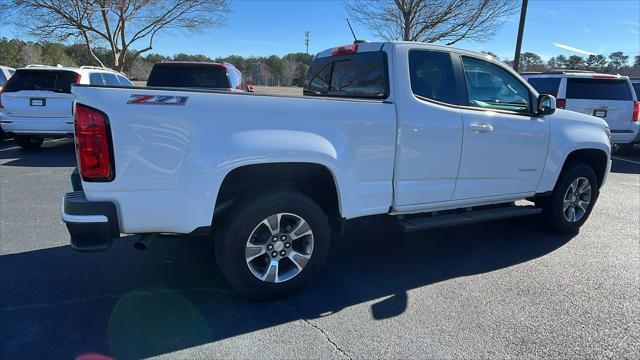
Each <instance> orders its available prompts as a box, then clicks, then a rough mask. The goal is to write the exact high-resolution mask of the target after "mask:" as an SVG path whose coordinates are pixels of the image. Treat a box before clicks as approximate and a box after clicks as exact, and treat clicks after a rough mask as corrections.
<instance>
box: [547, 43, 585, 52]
mask: <svg viewBox="0 0 640 360" xmlns="http://www.w3.org/2000/svg"><path fill="white" fill-rule="evenodd" d="M553 46H555V47H559V48H560V49H565V50H569V51H572V52H575V53H578V54H583V55H595V53H592V52H591V51H587V50H582V49H578V48H574V47H573V46H569V45H565V44H558V43H553Z"/></svg>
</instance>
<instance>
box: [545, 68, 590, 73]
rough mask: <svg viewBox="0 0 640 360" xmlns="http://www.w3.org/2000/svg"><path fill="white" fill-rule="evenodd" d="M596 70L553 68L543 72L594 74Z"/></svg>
mask: <svg viewBox="0 0 640 360" xmlns="http://www.w3.org/2000/svg"><path fill="white" fill-rule="evenodd" d="M593 73H595V71H591V70H576V69H551V70H549V71H544V72H542V73H541V74H593Z"/></svg>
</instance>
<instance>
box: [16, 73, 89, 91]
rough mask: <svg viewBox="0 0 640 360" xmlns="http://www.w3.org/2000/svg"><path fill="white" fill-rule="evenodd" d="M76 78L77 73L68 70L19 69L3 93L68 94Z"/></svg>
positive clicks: (77, 76)
mask: <svg viewBox="0 0 640 360" xmlns="http://www.w3.org/2000/svg"><path fill="white" fill-rule="evenodd" d="M78 78H79V75H78V74H77V73H75V72H73V71H68V70H32V69H19V70H17V71H16V73H15V74H14V75H13V76H12V77H11V78H10V79H9V81H7V86H6V87H5V88H4V92H7V93H9V92H17V91H22V90H42V91H53V92H57V93H67V94H70V93H71V84H75V83H76V82H77V81H78Z"/></svg>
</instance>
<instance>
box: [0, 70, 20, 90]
mask: <svg viewBox="0 0 640 360" xmlns="http://www.w3.org/2000/svg"><path fill="white" fill-rule="evenodd" d="M14 72H16V70H15V69H14V68H10V67H8V66H2V65H0V91H1V90H2V87H3V86H4V84H5V83H6V82H7V80H9V78H10V77H11V75H13V73H14Z"/></svg>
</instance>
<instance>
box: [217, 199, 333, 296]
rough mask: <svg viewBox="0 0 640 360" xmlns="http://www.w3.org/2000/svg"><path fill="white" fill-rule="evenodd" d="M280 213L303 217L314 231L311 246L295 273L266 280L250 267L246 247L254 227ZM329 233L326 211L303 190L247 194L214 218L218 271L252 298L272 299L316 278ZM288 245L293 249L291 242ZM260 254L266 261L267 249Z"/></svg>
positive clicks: (289, 292) (327, 248)
mask: <svg viewBox="0 0 640 360" xmlns="http://www.w3.org/2000/svg"><path fill="white" fill-rule="evenodd" d="M279 213H290V214H295V215H297V216H299V217H300V218H302V219H304V220H305V221H306V223H307V224H308V225H309V227H310V228H311V231H312V232H313V235H312V237H313V250H312V252H311V255H310V257H309V259H308V261H307V262H306V264H305V265H304V267H303V268H302V270H300V271H299V273H297V275H295V276H293V277H292V278H290V279H288V280H286V281H283V282H268V281H263V280H260V279H258V277H256V276H255V275H254V274H253V273H252V271H251V270H250V268H249V265H248V264H247V260H246V258H245V247H246V245H247V241H248V240H249V237H250V236H252V235H253V234H254V229H256V227H257V226H258V225H259V224H260V223H261V222H262V221H263V220H265V219H267V218H268V217H269V216H272V215H274V214H279ZM267 230H268V229H267ZM330 233H331V232H330V228H329V221H328V219H327V216H326V214H325V213H324V212H323V211H322V209H321V208H320V207H319V206H318V204H316V202H315V201H313V200H312V199H311V198H310V197H308V196H306V195H305V194H302V193H300V192H298V191H295V190H287V189H282V190H277V191H275V192H271V193H267V194H265V193H262V194H255V195H253V196H252V195H249V196H247V197H245V198H244V199H243V200H240V201H239V202H237V203H236V204H235V205H234V206H233V207H232V208H231V209H229V211H228V212H227V214H225V215H224V216H223V217H222V219H219V220H216V221H215V224H214V246H215V256H216V260H217V262H218V266H219V268H220V271H221V272H222V274H223V275H224V277H225V278H226V279H227V281H228V282H229V284H231V286H233V287H234V288H235V289H236V290H237V291H238V292H240V293H241V294H243V295H245V296H247V297H249V298H251V299H254V300H262V301H264V300H275V299H278V298H281V297H284V296H286V295H289V294H291V293H293V292H295V291H298V290H300V289H302V288H304V287H305V286H307V285H308V284H309V283H311V281H313V280H314V279H315V277H316V276H317V275H318V273H319V272H320V270H321V269H322V266H323V265H324V262H325V260H326V258H327V255H328V253H329V246H330ZM270 236H271V235H268V237H270ZM292 244H293V241H292ZM267 245H268V244H267ZM291 248H292V250H293V246H291ZM262 256H266V257H265V258H264V260H265V262H266V261H268V260H269V261H270V259H271V258H270V257H269V256H270V255H269V254H268V253H267V254H266V255H262ZM258 260H259V261H261V260H262V259H258ZM283 260H284V262H287V261H288V259H283ZM285 265H286V264H285Z"/></svg>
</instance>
